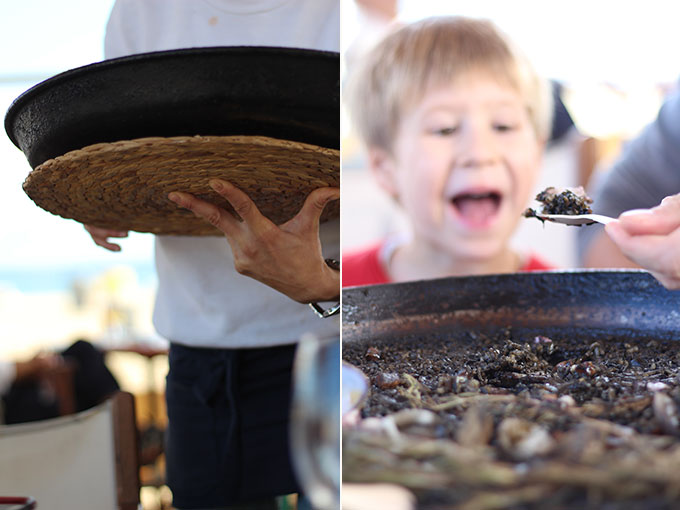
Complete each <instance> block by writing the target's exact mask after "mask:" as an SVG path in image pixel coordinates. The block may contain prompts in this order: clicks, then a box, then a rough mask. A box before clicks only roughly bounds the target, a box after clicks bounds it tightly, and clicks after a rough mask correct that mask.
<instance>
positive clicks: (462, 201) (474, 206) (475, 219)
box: [451, 191, 503, 227]
mask: <svg viewBox="0 0 680 510" xmlns="http://www.w3.org/2000/svg"><path fill="white" fill-rule="evenodd" d="M502 199H503V197H502V195H501V194H500V193H498V192H496V191H487V192H480V193H470V192H464V193H460V194H458V195H455V196H454V197H453V198H452V199H451V203H452V204H453V206H454V208H455V209H456V211H457V212H458V215H459V216H460V218H462V220H463V221H464V222H465V223H467V224H468V225H470V226H475V227H479V226H486V225H488V224H489V223H490V222H491V221H492V220H493V219H494V218H495V217H496V215H497V214H498V210H499V208H500V206H501V201H502Z"/></svg>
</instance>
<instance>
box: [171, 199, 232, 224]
mask: <svg viewBox="0 0 680 510" xmlns="http://www.w3.org/2000/svg"><path fill="white" fill-rule="evenodd" d="M168 199H169V200H170V201H172V202H174V203H176V204H177V205H178V206H180V207H183V208H184V209H188V210H190V211H191V212H193V213H194V214H195V215H196V216H197V217H199V218H201V219H203V220H205V221H207V222H208V223H210V224H211V225H213V226H214V227H217V228H218V229H219V230H221V231H222V232H224V233H225V234H231V233H232V232H233V231H234V228H235V226H236V224H237V223H238V221H237V220H236V219H235V218H233V217H232V216H231V214H229V212H227V211H225V210H224V209H222V208H221V207H218V206H216V205H215V204H211V203H210V202H206V201H205V200H201V199H199V198H196V197H195V196H193V195H191V194H190V193H183V192H180V191H173V192H172V193H170V194H169V195H168Z"/></svg>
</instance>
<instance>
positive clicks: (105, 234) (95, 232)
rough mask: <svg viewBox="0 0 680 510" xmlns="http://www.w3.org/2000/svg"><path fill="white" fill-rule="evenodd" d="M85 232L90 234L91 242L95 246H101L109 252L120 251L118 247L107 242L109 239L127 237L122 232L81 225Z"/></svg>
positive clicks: (126, 234)
mask: <svg viewBox="0 0 680 510" xmlns="http://www.w3.org/2000/svg"><path fill="white" fill-rule="evenodd" d="M83 226H84V227H85V230H87V232H88V233H89V234H90V236H91V237H92V240H93V241H94V243H95V244H96V245H97V246H101V247H102V248H105V249H107V250H109V251H120V245H118V244H115V243H111V242H109V237H127V236H128V233H127V232H126V231H124V230H113V229H107V228H100V227H93V226H92V225H83Z"/></svg>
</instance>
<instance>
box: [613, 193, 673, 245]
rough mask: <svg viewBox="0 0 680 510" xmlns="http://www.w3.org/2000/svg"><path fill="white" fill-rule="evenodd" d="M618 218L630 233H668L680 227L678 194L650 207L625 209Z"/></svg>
mask: <svg viewBox="0 0 680 510" xmlns="http://www.w3.org/2000/svg"><path fill="white" fill-rule="evenodd" d="M619 220H620V221H621V225H622V226H623V228H625V229H626V231H627V232H628V233H629V234H631V235H650V234H657V235H664V234H670V233H671V232H673V231H674V230H675V229H676V228H678V227H680V195H672V196H669V197H666V198H664V199H663V200H662V201H661V203H660V204H659V205H658V206H656V207H653V208H651V209H635V210H632V211H626V212H624V213H622V214H621V216H619Z"/></svg>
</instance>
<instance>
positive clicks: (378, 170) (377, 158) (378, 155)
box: [367, 147, 397, 199]
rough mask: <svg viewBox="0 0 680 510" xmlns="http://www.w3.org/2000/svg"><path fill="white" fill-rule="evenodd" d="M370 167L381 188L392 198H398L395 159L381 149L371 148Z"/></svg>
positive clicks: (369, 154)
mask: <svg viewBox="0 0 680 510" xmlns="http://www.w3.org/2000/svg"><path fill="white" fill-rule="evenodd" d="M367 156H368V166H369V168H370V169H371V173H372V174H373V177H374V178H375V180H376V182H377V183H378V186H380V187H381V188H382V189H383V190H384V191H385V192H387V193H388V194H389V195H390V196H391V197H393V198H395V199H396V198H397V185H396V176H395V170H396V169H395V166H394V158H393V157H392V155H391V154H390V153H389V152H388V151H387V150H385V149H383V148H381V147H369V148H368V151H367Z"/></svg>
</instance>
